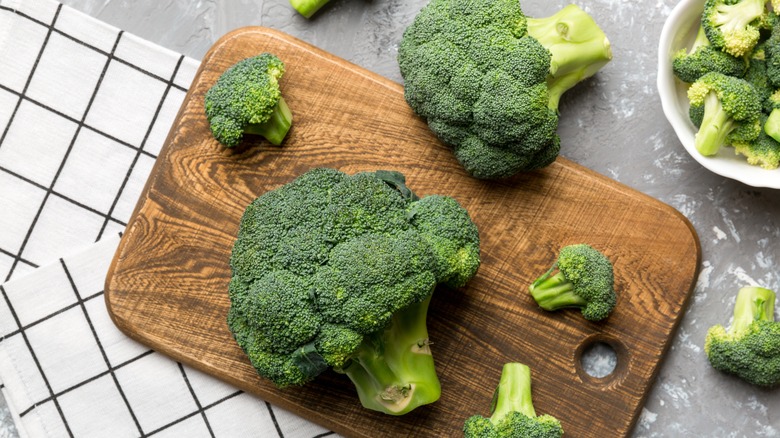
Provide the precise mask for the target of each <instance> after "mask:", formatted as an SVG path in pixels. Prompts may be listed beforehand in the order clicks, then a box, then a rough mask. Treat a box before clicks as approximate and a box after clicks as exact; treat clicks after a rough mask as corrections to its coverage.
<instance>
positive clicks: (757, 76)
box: [743, 43, 775, 113]
mask: <svg viewBox="0 0 780 438" xmlns="http://www.w3.org/2000/svg"><path fill="white" fill-rule="evenodd" d="M764 47H765V44H764V43H759V45H758V46H756V49H755V50H754V51H753V52H752V53H751V56H750V58H749V59H748V64H749V67H748V68H747V70H745V74H744V75H743V79H745V80H746V81H747V82H749V83H750V85H752V86H753V88H754V89H755V90H756V93H758V98H759V99H760V101H761V110H762V111H765V112H767V113H768V112H769V111H772V108H773V107H774V106H773V103H772V93H773V92H774V91H775V88H774V87H773V86H772V84H771V83H770V82H769V76H768V74H767V67H768V63H767V59H766V57H765V56H764V54H765V53H766V52H765V50H764Z"/></svg>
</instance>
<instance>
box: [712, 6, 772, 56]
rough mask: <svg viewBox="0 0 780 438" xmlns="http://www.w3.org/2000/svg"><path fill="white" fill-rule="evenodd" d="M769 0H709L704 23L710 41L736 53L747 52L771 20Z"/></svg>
mask: <svg viewBox="0 0 780 438" xmlns="http://www.w3.org/2000/svg"><path fill="white" fill-rule="evenodd" d="M768 14H769V10H768V9H767V8H766V0H707V1H706V2H705V3H704V11H703V12H702V16H701V25H702V27H704V32H705V33H706V35H707V39H709V41H710V43H711V44H712V45H713V46H715V47H717V48H720V49H722V50H723V51H725V52H726V53H728V54H730V55H733V56H737V57H739V56H744V55H747V54H748V53H750V51H751V50H753V47H754V46H755V45H756V44H757V43H758V40H759V39H760V38H761V28H762V27H764V26H766V23H768V22H769V20H768V19H767V16H768Z"/></svg>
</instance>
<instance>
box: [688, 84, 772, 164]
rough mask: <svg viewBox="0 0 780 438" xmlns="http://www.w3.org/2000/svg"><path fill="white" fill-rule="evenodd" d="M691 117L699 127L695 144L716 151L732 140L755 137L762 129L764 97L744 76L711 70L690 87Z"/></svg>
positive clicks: (702, 149) (707, 151)
mask: <svg viewBox="0 0 780 438" xmlns="http://www.w3.org/2000/svg"><path fill="white" fill-rule="evenodd" d="M688 100H689V101H690V103H691V109H690V116H691V121H692V122H693V123H694V124H696V125H697V126H698V127H699V130H698V132H697V133H696V136H695V137H694V145H695V146H696V149H697V150H698V151H699V153H701V154H702V155H705V156H706V155H714V154H716V153H717V152H718V150H719V149H720V147H721V146H724V145H728V144H731V142H732V140H738V141H741V142H745V141H751V140H754V139H755V138H756V137H758V135H759V132H760V130H761V124H760V116H761V99H760V97H759V95H758V92H757V91H756V89H755V87H753V85H751V84H750V83H749V82H747V81H746V80H744V79H740V78H735V77H731V76H726V75H724V74H721V73H714V72H713V73H707V74H705V75H704V76H702V77H700V78H699V79H698V80H696V82H694V83H693V84H691V86H690V87H689V88H688Z"/></svg>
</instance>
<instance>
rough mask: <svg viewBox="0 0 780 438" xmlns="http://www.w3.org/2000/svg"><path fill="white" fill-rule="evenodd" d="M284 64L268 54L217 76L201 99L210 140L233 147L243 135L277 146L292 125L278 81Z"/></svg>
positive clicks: (237, 65)
mask: <svg viewBox="0 0 780 438" xmlns="http://www.w3.org/2000/svg"><path fill="white" fill-rule="evenodd" d="M283 74H284V64H283V63H282V61H281V60H280V59H279V58H277V57H276V56H274V55H272V54H270V53H263V54H261V55H258V56H255V57H252V58H247V59H244V60H241V61H239V62H237V63H236V64H234V65H232V66H231V67H230V68H229V69H227V70H226V71H225V72H224V73H222V74H221V75H220V77H219V78H218V79H217V81H216V82H215V83H214V85H213V86H212V87H211V88H209V90H208V91H207V92H206V95H205V98H204V105H205V109H206V118H207V119H208V121H209V125H210V127H211V132H212V134H213V135H214V138H215V139H216V140H217V141H219V142H220V143H222V144H223V145H224V146H226V147H235V146H237V145H238V144H239V143H240V142H241V140H242V139H243V137H244V134H255V135H260V136H263V137H265V138H266V139H267V140H268V141H270V142H271V143H272V144H275V145H279V144H281V142H282V140H283V139H284V137H285V136H286V135H287V132H288V131H289V129H290V126H291V124H292V113H291V112H290V109H289V107H288V106H287V103H286V102H285V101H284V98H283V97H282V93H281V90H280V89H279V80H280V79H281V77H282V75H283Z"/></svg>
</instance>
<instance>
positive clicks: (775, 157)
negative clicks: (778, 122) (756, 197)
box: [732, 114, 780, 169]
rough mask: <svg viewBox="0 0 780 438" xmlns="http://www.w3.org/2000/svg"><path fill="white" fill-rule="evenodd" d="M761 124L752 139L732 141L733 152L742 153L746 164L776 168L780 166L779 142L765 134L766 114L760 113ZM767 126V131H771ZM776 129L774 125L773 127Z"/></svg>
mask: <svg viewBox="0 0 780 438" xmlns="http://www.w3.org/2000/svg"><path fill="white" fill-rule="evenodd" d="M761 124H762V126H764V129H762V130H760V131H759V134H758V137H756V139H755V140H753V141H748V142H741V141H738V140H737V141H734V142H733V144H732V146H734V152H736V153H737V154H738V155H744V156H745V158H746V159H747V162H748V164H752V165H754V166H760V167H762V168H764V169H777V168H778V167H780V143H778V142H777V140H775V139H774V138H772V137H770V136H769V135H768V134H767V125H768V123H767V116H766V115H764V114H762V115H761ZM772 129H773V128H772V127H769V131H772ZM774 129H776V126H775V128H774Z"/></svg>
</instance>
